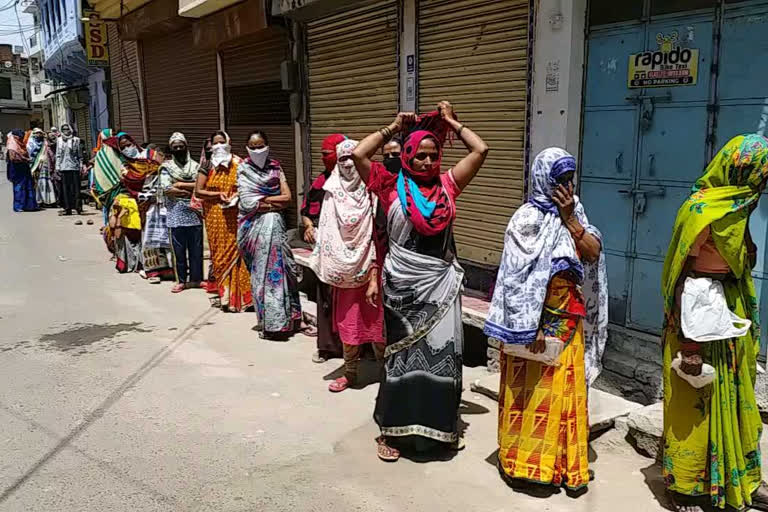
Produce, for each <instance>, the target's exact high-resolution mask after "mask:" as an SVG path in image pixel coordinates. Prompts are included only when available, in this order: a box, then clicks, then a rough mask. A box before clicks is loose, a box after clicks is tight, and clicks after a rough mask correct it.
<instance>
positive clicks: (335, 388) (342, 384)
mask: <svg viewBox="0 0 768 512" xmlns="http://www.w3.org/2000/svg"><path fill="white" fill-rule="evenodd" d="M348 387H349V381H348V380H347V378H346V377H339V378H338V379H336V380H335V381H333V382H331V383H330V384H329V385H328V391H330V392H331V393H341V392H342V391H344V390H345V389H347V388H348Z"/></svg>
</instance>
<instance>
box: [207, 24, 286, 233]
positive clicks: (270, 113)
mask: <svg viewBox="0 0 768 512" xmlns="http://www.w3.org/2000/svg"><path fill="white" fill-rule="evenodd" d="M219 53H220V55H221V67H222V71H223V75H224V101H225V119H226V122H225V125H226V128H227V133H229V136H230V137H231V138H232V150H233V151H234V152H235V153H236V154H239V155H242V156H247V151H246V149H245V145H246V142H247V137H248V134H249V133H250V132H251V131H253V130H254V129H256V128H259V129H262V130H264V131H265V132H266V133H267V136H268V137H269V147H270V152H271V154H272V156H273V157H274V158H276V159H278V160H280V163H281V164H282V166H283V172H285V177H286V179H287V180H288V184H289V185H290V186H291V191H292V192H293V196H294V205H293V207H292V208H290V209H288V210H287V211H286V221H287V222H288V226H289V227H295V226H296V213H297V208H296V195H297V194H298V192H299V191H297V190H296V151H295V136H294V125H293V122H292V121H291V112H290V104H289V96H290V93H289V92H286V91H283V90H282V83H281V80H280V63H281V62H282V61H284V60H286V59H288V57H289V48H288V35H287V34H286V33H285V31H283V30H281V29H278V28H274V29H270V30H268V31H265V32H264V33H261V34H259V36H257V38H254V39H252V40H249V41H247V42H245V43H242V42H241V43H240V44H239V45H237V46H236V47H231V48H224V49H222V50H221V51H220V52H219Z"/></svg>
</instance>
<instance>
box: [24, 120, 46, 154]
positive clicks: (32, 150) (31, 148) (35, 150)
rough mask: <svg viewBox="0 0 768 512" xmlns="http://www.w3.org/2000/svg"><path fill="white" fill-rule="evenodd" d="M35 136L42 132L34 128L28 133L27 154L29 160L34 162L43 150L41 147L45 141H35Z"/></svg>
mask: <svg viewBox="0 0 768 512" xmlns="http://www.w3.org/2000/svg"><path fill="white" fill-rule="evenodd" d="M37 134H41V135H42V134H43V130H41V129H40V128H35V129H34V130H32V131H31V132H30V136H29V138H28V140H27V152H28V153H29V158H30V159H31V160H35V159H36V158H37V156H38V155H39V154H40V150H41V149H43V145H44V144H45V140H37V139H36V138H35V137H34V136H35V135H37Z"/></svg>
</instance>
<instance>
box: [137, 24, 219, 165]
mask: <svg viewBox="0 0 768 512" xmlns="http://www.w3.org/2000/svg"><path fill="white" fill-rule="evenodd" d="M141 45H142V68H143V70H144V88H145V90H146V91H147V94H146V111H147V125H148V128H149V141H150V142H154V143H156V144H167V142H168V138H169V137H170V135H171V134H172V133H173V132H176V131H181V132H184V135H185V136H186V137H187V141H188V143H189V147H190V150H191V151H192V154H193V156H194V158H197V157H198V156H199V153H200V149H201V147H202V144H203V141H204V140H205V139H206V138H207V137H209V136H210V135H211V133H213V132H214V131H215V130H217V129H219V94H218V71H217V67H216V52H215V51H213V50H201V49H198V48H196V47H195V46H194V45H193V44H192V32H191V31H190V30H189V29H186V30H181V31H178V32H175V33H171V34H167V35H162V36H160V37H157V38H152V39H145V40H143V41H142V42H141Z"/></svg>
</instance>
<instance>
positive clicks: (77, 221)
mask: <svg viewBox="0 0 768 512" xmlns="http://www.w3.org/2000/svg"><path fill="white" fill-rule="evenodd" d="M82 225H83V221H81V220H76V221H75V226H82Z"/></svg>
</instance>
